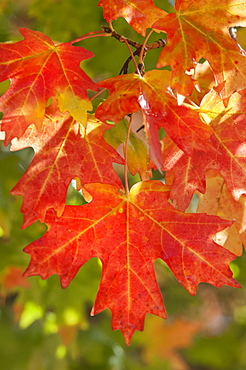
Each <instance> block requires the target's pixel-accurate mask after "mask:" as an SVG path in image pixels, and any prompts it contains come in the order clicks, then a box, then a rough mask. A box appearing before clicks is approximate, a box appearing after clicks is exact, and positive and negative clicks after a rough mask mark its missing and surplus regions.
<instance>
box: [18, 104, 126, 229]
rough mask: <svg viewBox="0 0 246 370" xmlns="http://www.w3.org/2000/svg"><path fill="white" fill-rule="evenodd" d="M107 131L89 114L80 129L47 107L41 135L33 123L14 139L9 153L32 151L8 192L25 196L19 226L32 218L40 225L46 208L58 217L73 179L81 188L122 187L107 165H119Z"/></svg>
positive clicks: (53, 108) (70, 120)
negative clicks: (20, 135)
mask: <svg viewBox="0 0 246 370" xmlns="http://www.w3.org/2000/svg"><path fill="white" fill-rule="evenodd" d="M107 129H108V125H106V124H103V123H102V122H99V121H97V120H96V119H95V118H93V116H91V117H89V118H88V120H87V124H86V127H84V126H83V125H81V124H79V123H78V122H76V121H75V120H74V119H73V117H71V116H70V115H69V114H68V113H60V112H59V111H57V109H56V105H51V106H50V107H49V108H48V110H47V113H46V116H45V119H44V125H43V127H42V129H41V131H37V129H36V128H35V126H34V125H33V126H30V128H28V129H27V130H26V132H25V134H24V135H23V136H22V138H21V139H19V140H17V139H14V140H13V145H12V150H19V149H23V148H26V147H28V146H31V147H33V148H34V150H35V152H36V154H35V157H34V159H33V160H32V162H31V164H30V166H29V168H28V170H27V171H26V172H25V174H24V175H23V176H22V178H21V179H20V181H19V182H18V184H17V185H16V186H15V187H14V189H13V190H12V194H15V195H22V196H23V197H24V201H23V205H22V209H21V211H22V212H23V213H24V218H25V222H24V225H23V227H27V226H29V225H30V224H31V223H33V222H35V221H36V220H40V221H43V220H44V218H45V213H46V211H47V210H48V209H49V208H54V209H55V210H56V211H57V214H58V216H60V215H61V214H62V212H63V210H64V207H65V202H66V193H67V188H68V185H69V183H70V181H71V180H72V179H73V178H75V177H78V178H79V179H80V182H81V184H82V185H84V184H87V183H93V182H101V183H109V184H113V185H117V186H119V187H121V186H122V184H121V181H120V179H119V177H118V175H117V174H116V172H115V171H114V169H113V167H112V163H113V162H117V163H120V164H123V163H124V161H123V159H122V158H121V157H120V155H119V154H118V153H117V152H116V151H115V150H114V149H113V148H112V147H111V146H110V145H108V144H107V143H106V141H105V140H104V138H103V135H104V133H105V130H107Z"/></svg>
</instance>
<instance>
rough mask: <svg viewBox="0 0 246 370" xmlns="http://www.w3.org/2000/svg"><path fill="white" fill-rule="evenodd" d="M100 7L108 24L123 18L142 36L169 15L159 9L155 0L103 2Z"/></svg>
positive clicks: (113, 0)
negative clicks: (160, 19)
mask: <svg viewBox="0 0 246 370" xmlns="http://www.w3.org/2000/svg"><path fill="white" fill-rule="evenodd" d="M98 5H99V6H101V7H103V9H104V13H103V15H104V18H105V19H106V21H107V22H112V21H113V20H115V19H117V18H119V17H123V18H125V19H126V21H127V22H128V23H129V24H130V25H131V26H132V28H134V30H135V31H137V32H138V33H140V35H142V36H145V33H146V29H147V28H151V27H152V24H153V23H154V22H156V21H157V20H158V19H159V18H161V17H163V16H164V15H165V14H167V13H166V12H164V10H161V9H160V8H157V7H156V6H155V5H154V2H153V0H101V1H100V2H99V4H98Z"/></svg>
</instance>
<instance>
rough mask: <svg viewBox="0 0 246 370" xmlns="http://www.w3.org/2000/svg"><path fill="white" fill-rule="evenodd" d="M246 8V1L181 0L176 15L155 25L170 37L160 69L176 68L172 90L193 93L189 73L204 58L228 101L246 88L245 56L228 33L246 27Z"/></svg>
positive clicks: (163, 52)
mask: <svg viewBox="0 0 246 370" xmlns="http://www.w3.org/2000/svg"><path fill="white" fill-rule="evenodd" d="M245 7H246V4H245V0H239V1H237V0H230V1H227V0H198V1H197V0H196V1H194V0H186V1H182V0H178V1H176V3H175V9H176V13H175V14H168V15H167V16H164V17H163V18H162V19H160V20H158V21H157V22H156V23H155V24H154V25H153V28H155V29H158V30H160V31H165V32H166V33H167V37H168V43H167V46H166V47H165V48H164V49H163V51H162V52H161V55H160V58H159V61H158V64H157V67H162V66H165V65H170V66H171V67H172V71H173V78H172V85H171V87H172V88H174V89H177V91H178V92H179V93H180V94H183V95H187V94H190V93H191V91H192V85H191V84H188V85H187V76H186V75H185V71H187V70H188V71H189V70H190V69H192V68H194V67H195V65H196V62H199V60H200V59H201V58H205V59H206V60H208V62H209V63H210V65H211V68H212V70H213V72H214V74H215V79H216V83H217V85H220V86H219V88H218V91H219V92H220V93H221V95H222V97H223V98H224V99H226V98H228V97H229V96H230V95H231V94H232V93H233V92H234V91H236V90H240V89H243V88H245V87H246V78H245V76H246V58H245V54H244V52H243V50H242V49H241V48H240V46H239V45H238V44H237V42H236V41H235V40H233V39H232V38H231V37H230V34H229V32H228V29H229V28H230V27H233V26H242V27H245V26H246V15H245V14H246V12H245Z"/></svg>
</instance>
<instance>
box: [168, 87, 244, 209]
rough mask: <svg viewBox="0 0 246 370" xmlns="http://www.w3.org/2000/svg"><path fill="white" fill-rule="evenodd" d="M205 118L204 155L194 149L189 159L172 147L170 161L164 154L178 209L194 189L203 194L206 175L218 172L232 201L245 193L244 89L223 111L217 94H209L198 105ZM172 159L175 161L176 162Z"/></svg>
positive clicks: (188, 198) (187, 200)
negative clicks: (206, 144)
mask: <svg viewBox="0 0 246 370" xmlns="http://www.w3.org/2000/svg"><path fill="white" fill-rule="evenodd" d="M201 111H202V112H204V117H206V119H207V120H208V121H209V120H211V122H210V127H211V129H212V130H213V135H212V136H211V137H210V139H209V142H210V148H211V150H210V149H209V148H208V150H207V152H202V151H199V150H196V149H195V150H194V151H193V153H192V155H191V156H188V155H186V154H185V153H182V152H181V150H180V149H178V148H177V147H176V148H175V147H174V146H175V145H174V144H172V146H171V147H172V149H171V150H172V153H173V159H172V156H171V154H170V147H168V157H169V159H168V161H167V155H166V154H165V152H164V157H165V161H164V162H165V163H166V164H167V166H168V167H169V168H167V167H166V168H165V167H164V169H171V168H172V166H175V167H173V171H174V177H175V179H174V183H173V185H172V190H171V199H172V200H174V201H175V203H176V204H177V205H178V207H179V209H180V210H185V209H186V208H187V207H188V205H189V202H190V199H191V197H192V194H193V193H194V191H195V190H199V191H200V192H202V193H204V192H205V172H206V170H208V169H215V170H217V171H218V172H219V173H220V174H221V175H222V176H223V177H224V179H225V182H226V185H227V187H228V189H229V190H230V192H231V194H232V195H233V197H234V199H235V200H238V199H239V198H240V196H241V195H242V194H246V142H245V137H246V125H245V114H244V112H246V90H242V91H241V92H239V93H234V94H233V95H232V96H231V98H230V100H229V104H228V107H227V108H225V107H224V104H223V102H222V100H221V99H220V97H219V96H218V94H217V93H215V92H213V91H211V92H210V93H209V94H207V95H206V96H205V97H204V99H203V101H202V104H201ZM175 159H178V161H176V160H175Z"/></svg>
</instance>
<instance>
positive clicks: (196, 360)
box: [0, 0, 246, 370]
mask: <svg viewBox="0 0 246 370" xmlns="http://www.w3.org/2000/svg"><path fill="white" fill-rule="evenodd" d="M97 3H98V0H87V1H86V0H84V1H82V0H69V1H68V0H21V1H18V0H16V1H15V0H12V1H11V0H0V41H8V40H18V39H20V35H19V33H18V28H19V27H28V28H31V29H33V30H39V31H42V32H44V33H46V34H47V35H48V36H50V37H51V38H52V39H54V40H57V41H62V42H65V41H69V40H72V39H75V38H77V37H79V36H81V35H83V34H84V33H88V32H91V31H98V30H100V29H101V25H102V24H106V23H105V21H104V20H103V17H102V14H103V11H102V8H99V7H98V6H97ZM155 3H156V5H158V6H160V7H162V8H163V9H165V10H167V11H172V9H173V8H172V5H171V4H170V3H169V2H168V1H167V0H166V1H165V0H159V1H156V2H155ZM114 26H115V28H116V30H117V31H118V32H119V33H121V34H124V35H125V36H126V37H129V38H132V39H134V40H136V41H141V37H140V36H139V35H137V34H136V33H135V32H134V31H132V30H131V28H130V27H129V26H128V25H127V23H126V22H125V21H124V20H123V19H119V20H118V21H116V22H114ZM159 37H160V36H159V35H155V36H153V40H154V39H155V38H156V39H158V38H159ZM80 45H83V46H84V47H85V48H88V49H89V50H91V51H93V52H94V53H95V57H94V58H93V59H91V60H89V61H87V62H86V63H85V64H84V65H83V67H84V68H85V70H86V72H87V73H88V74H89V75H90V76H91V77H92V78H94V79H95V80H96V81H97V80H101V79H103V78H107V77H110V76H114V75H117V74H118V73H119V71H120V69H121V67H122V65H123V64H124V62H125V60H126V59H127V58H128V56H129V54H128V51H127V48H126V47H125V45H123V44H119V43H117V42H116V40H114V39H112V38H102V37H101V38H94V39H90V40H86V41H84V42H83V43H80ZM157 57H158V50H155V51H151V52H150V53H149V54H148V56H147V59H146V67H147V69H151V68H154V67H155V63H156V61H157ZM5 88H6V84H1V85H0V92H3V91H4V89H5ZM32 155H33V151H32V150H31V149H25V150H22V151H19V152H10V150H9V148H5V147H4V146H3V145H2V144H0V369H3V370H56V369H59V370H80V369H88V370H89V369H91V370H100V369H102V370H124V369H126V370H138V369H139V370H140V369H149V370H232V369H233V370H245V369H246V351H245V346H246V289H245V287H246V271H245V257H242V258H239V259H237V260H236V261H235V262H234V263H233V264H232V269H233V271H234V273H235V278H236V279H237V280H238V281H239V282H240V283H241V284H242V286H243V288H242V289H238V290H236V289H233V288H229V287H223V288H221V289H217V288H214V287H212V286H209V285H207V284H201V285H200V286H199V289H198V294H197V296H195V297H192V296H190V295H189V294H188V292H186V290H185V289H184V288H182V287H181V286H180V285H179V284H178V283H177V281H176V280H175V278H174V277H173V276H172V274H171V272H170V271H169V270H168V268H167V267H166V266H165V265H164V264H163V263H161V262H160V261H157V262H156V264H155V267H156V274H157V277H158V281H159V284H160V287H161V290H162V293H163V297H164V302H165V305H166V309H167V313H168V319H167V320H162V319H160V318H158V317H154V316H151V315H147V317H146V324H145V330H144V332H141V333H140V332H137V333H136V334H135V335H134V337H133V340H132V344H131V346H130V347H127V346H126V345H125V343H124V340H123V338H122V335H121V333H120V332H118V331H116V332H113V331H112V330H111V324H110V320H111V314H110V312H109V311H105V312H103V313H101V314H100V315H97V316H95V317H90V310H91V307H92V305H93V301H94V299H95V296H96V293H97V288H98V284H99V281H100V274H101V268H100V264H99V262H98V260H97V259H95V258H94V259H92V260H90V261H89V262H88V263H87V264H86V265H85V266H84V267H83V268H82V269H81V270H80V272H79V273H78V275H77V276H76V278H75V279H74V280H73V281H72V283H71V285H70V286H69V287H68V288H67V289H65V290H62V289H61V287H60V284H59V279H58V277H57V276H52V277H51V278H49V279H48V280H47V281H42V280H41V279H40V278H39V277H32V278H29V279H24V278H23V277H22V272H23V271H24V270H25V268H26V267H27V265H28V263H29V256H28V255H26V254H25V253H23V252H22V249H23V248H24V247H25V246H26V245H27V244H29V243H30V242H32V241H33V240H35V239H37V238H39V237H40V236H41V235H42V233H44V232H45V230H46V227H45V225H43V224H40V223H36V224H34V225H32V226H30V227H28V228H27V229H25V230H21V224H22V221H23V219H22V214H21V213H20V207H21V202H22V200H21V197H13V196H12V195H10V190H11V189H12V188H13V187H14V185H15V184H16V183H17V181H18V180H19V179H20V177H21V176H22V174H23V173H24V172H25V170H26V169H27V167H28V164H29V163H30V161H31V159H32ZM67 202H68V203H69V204H79V203H80V202H81V199H80V195H79V193H77V192H76V191H75V190H74V189H73V188H72V187H70V188H69V191H68V196H67Z"/></svg>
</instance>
